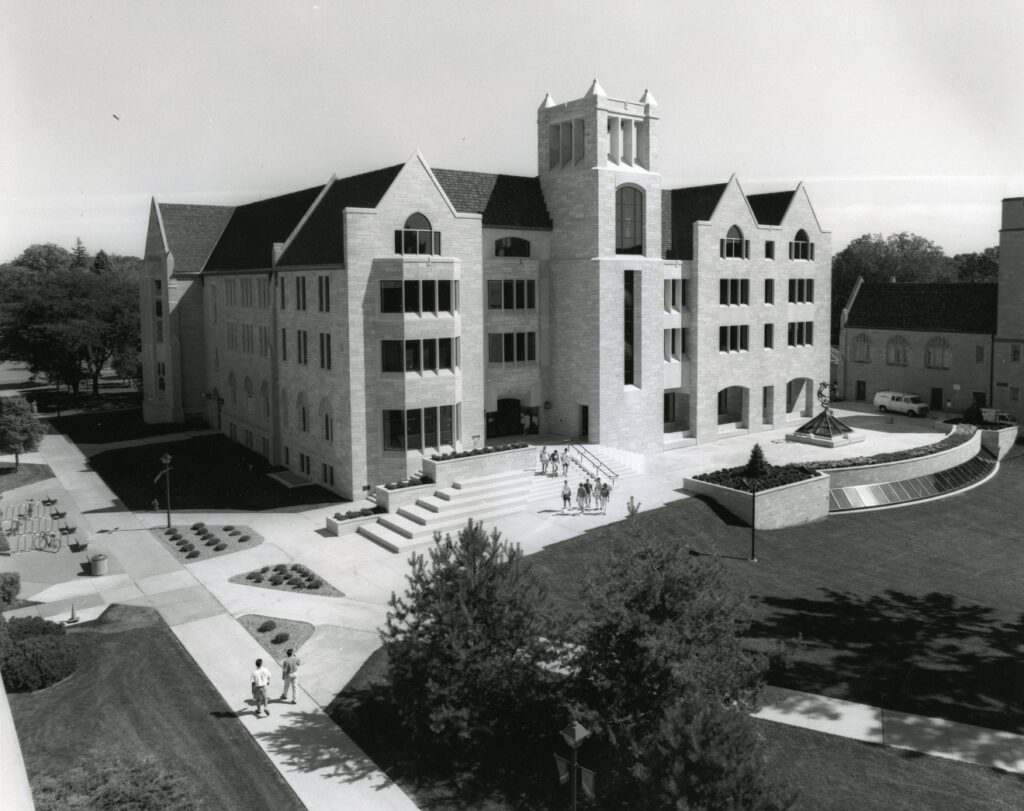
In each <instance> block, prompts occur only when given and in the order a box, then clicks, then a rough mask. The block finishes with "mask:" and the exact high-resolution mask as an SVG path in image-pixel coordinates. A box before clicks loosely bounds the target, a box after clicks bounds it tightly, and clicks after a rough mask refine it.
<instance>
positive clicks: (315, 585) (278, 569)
mask: <svg viewBox="0 0 1024 811" xmlns="http://www.w3.org/2000/svg"><path fill="white" fill-rule="evenodd" d="M229 582H231V583H241V584H242V585H243V586H260V587H262V588H265V589H275V590H277V591H290V592H293V593H298V594H316V595H318V596H320V597H344V596H345V595H344V594H342V593H341V592H340V591H338V590H337V589H336V588H334V586H332V585H331V584H330V583H328V582H327V581H326V580H324V579H323V578H322V577H318V576H317V575H316V573H315V572H313V571H312V570H311V569H308V568H307V567H305V566H303V565H302V564H301V563H292V564H290V565H289V564H286V563H278V564H277V565H276V566H261V567H260V568H259V569H253V570H252V571H251V572H248V573H246V574H236V575H235V576H234V577H232V578H231V580H230V581H229Z"/></svg>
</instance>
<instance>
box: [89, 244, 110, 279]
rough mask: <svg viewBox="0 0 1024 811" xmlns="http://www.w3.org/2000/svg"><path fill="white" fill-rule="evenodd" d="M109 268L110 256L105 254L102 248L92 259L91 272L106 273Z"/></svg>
mask: <svg viewBox="0 0 1024 811" xmlns="http://www.w3.org/2000/svg"><path fill="white" fill-rule="evenodd" d="M110 268H111V265H110V257H109V256H107V252H106V251H104V250H103V249H102V248H100V250H98V251H97V252H96V256H94V257H93V260H92V272H93V273H107V272H108V271H109V270H110Z"/></svg>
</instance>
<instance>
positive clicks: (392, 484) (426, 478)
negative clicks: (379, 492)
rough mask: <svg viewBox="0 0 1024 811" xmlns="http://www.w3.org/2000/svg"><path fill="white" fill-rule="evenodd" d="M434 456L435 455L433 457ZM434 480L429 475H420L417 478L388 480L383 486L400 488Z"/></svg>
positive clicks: (391, 488) (429, 482) (431, 482)
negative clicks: (396, 480) (398, 480)
mask: <svg viewBox="0 0 1024 811" xmlns="http://www.w3.org/2000/svg"><path fill="white" fill-rule="evenodd" d="M435 458H436V457H435ZM433 483H434V480H433V479H432V478H430V476H420V477H419V479H404V480H402V481H400V482H388V483H387V484H385V485H384V486H385V487H386V488H387V489H388V490H402V489H404V488H406V487H419V486H420V485H421V484H433Z"/></svg>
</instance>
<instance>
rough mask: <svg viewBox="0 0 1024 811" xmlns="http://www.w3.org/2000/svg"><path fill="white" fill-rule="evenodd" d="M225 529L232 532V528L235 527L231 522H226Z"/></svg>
mask: <svg viewBox="0 0 1024 811" xmlns="http://www.w3.org/2000/svg"><path fill="white" fill-rule="evenodd" d="M223 529H224V531H225V532H231V530H233V529H234V527H233V526H232V525H231V524H225V525H224V528H223Z"/></svg>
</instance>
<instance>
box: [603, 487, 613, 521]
mask: <svg viewBox="0 0 1024 811" xmlns="http://www.w3.org/2000/svg"><path fill="white" fill-rule="evenodd" d="M611 494H612V488H611V486H610V485H609V484H608V482H605V483H604V484H602V485H601V514H602V515H603V514H605V513H607V512H608V498H609V497H610V496H611Z"/></svg>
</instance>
